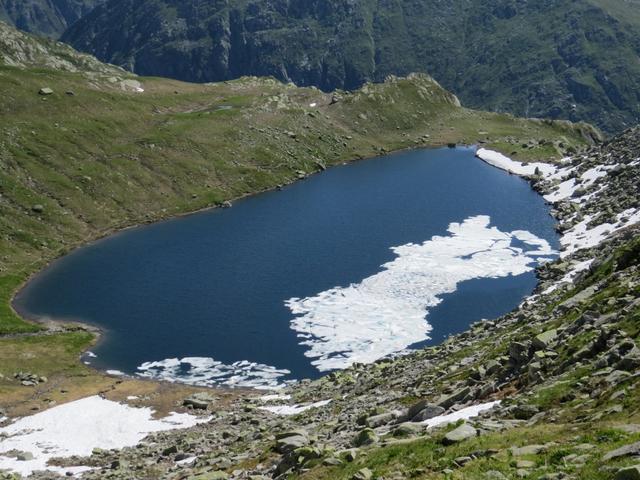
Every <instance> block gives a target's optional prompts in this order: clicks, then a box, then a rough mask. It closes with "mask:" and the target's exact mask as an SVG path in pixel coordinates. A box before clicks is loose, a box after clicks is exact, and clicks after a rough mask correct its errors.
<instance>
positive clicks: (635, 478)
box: [613, 465, 640, 480]
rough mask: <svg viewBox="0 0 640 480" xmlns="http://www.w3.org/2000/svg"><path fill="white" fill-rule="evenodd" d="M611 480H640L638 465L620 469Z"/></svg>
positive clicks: (639, 466)
mask: <svg viewBox="0 0 640 480" xmlns="http://www.w3.org/2000/svg"><path fill="white" fill-rule="evenodd" d="M613 480H640V465H633V466H632V467H626V468H621V469H620V470H618V471H617V472H616V476H615V477H613Z"/></svg>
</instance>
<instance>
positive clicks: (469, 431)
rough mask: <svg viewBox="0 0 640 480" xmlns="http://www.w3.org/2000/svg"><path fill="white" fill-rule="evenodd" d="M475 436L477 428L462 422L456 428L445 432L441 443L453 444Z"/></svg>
mask: <svg viewBox="0 0 640 480" xmlns="http://www.w3.org/2000/svg"><path fill="white" fill-rule="evenodd" d="M477 436H478V430H476V429H475V428H474V427H472V426H471V425H469V424H468V423H463V424H462V425H460V426H459V427H458V428H456V429H454V430H451V431H450V432H449V433H447V434H446V435H445V436H444V438H443V439H442V443H444V444H445V445H453V444H454V443H459V442H463V441H465V440H468V439H469V438H474V437H477Z"/></svg>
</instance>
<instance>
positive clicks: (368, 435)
mask: <svg viewBox="0 0 640 480" xmlns="http://www.w3.org/2000/svg"><path fill="white" fill-rule="evenodd" d="M377 441H378V436H377V435H376V432H374V431H373V430H372V429H370V428H365V429H364V430H361V431H360V432H359V433H358V435H356V438H355V439H354V440H353V444H354V445H355V446H356V447H362V446H365V445H371V444H372V443H375V442H377Z"/></svg>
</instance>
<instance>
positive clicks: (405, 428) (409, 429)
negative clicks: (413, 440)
mask: <svg viewBox="0 0 640 480" xmlns="http://www.w3.org/2000/svg"><path fill="white" fill-rule="evenodd" d="M422 428H424V427H422V426H421V425H416V424H415V423H410V422H405V423H401V424H400V425H398V426H397V427H396V428H395V429H394V430H393V436H394V437H408V436H410V435H415V434H417V433H418V432H420V430H422Z"/></svg>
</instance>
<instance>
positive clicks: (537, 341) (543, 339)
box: [532, 328, 558, 350]
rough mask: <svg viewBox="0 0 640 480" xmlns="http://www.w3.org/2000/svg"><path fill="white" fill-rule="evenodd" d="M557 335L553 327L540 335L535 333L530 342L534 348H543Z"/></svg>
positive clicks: (551, 342)
mask: <svg viewBox="0 0 640 480" xmlns="http://www.w3.org/2000/svg"><path fill="white" fill-rule="evenodd" d="M557 336H558V330H556V329H555V328H554V329H552V330H547V331H546V332H543V333H541V334H540V335H536V337H535V338H534V339H533V342H532V345H533V348H535V349H536V350H545V349H547V348H549V347H550V346H551V345H553V343H554V342H555V339H556V338H557Z"/></svg>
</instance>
